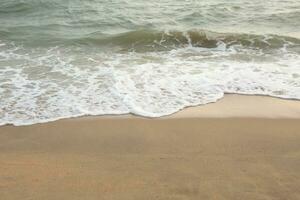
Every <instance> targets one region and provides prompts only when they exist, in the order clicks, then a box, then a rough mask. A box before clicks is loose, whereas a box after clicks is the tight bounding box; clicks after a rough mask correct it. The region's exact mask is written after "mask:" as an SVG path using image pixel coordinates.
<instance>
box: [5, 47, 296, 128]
mask: <svg viewBox="0 0 300 200" xmlns="http://www.w3.org/2000/svg"><path fill="white" fill-rule="evenodd" d="M0 43H1V42H0ZM299 66H300V55H299V53H298V52H297V49H296V51H295V50H294V49H293V48H292V47H291V44H289V43H286V45H285V46H283V47H282V48H278V49H273V50H272V51H271V50H269V49H267V50H262V49H257V48H251V47H247V48H245V47H243V46H241V45H240V44H237V45H228V44H226V43H224V42H219V43H218V44H217V46H216V47H214V48H203V47H194V46H192V45H188V46H186V47H181V48H175V49H172V50H170V51H159V52H155V51H150V52H134V51H132V52H128V51H127V52H106V53H103V52H101V51H99V50H97V49H96V48H94V49H93V48H91V49H88V50H87V49H80V48H79V49H71V48H66V47H59V46H57V47H53V48H50V49H43V48H26V49H25V48H24V47H20V46H16V45H13V44H9V45H6V46H5V47H4V45H2V46H1V45H0V99H1V101H0V125H4V124H14V125H28V124H34V123H41V122H47V121H53V120H57V119H62V118H68V117H76V116H83V115H104V114H126V113H133V114H136V115H141V116H146V117H159V116H164V115H169V114H172V113H174V112H176V111H178V110H180V109H182V108H184V107H186V106H194V105H200V104H206V103H210V102H215V101H217V100H218V99H220V98H222V97H223V95H224V93H238V94H260V95H269V96H275V97H281V98H291V99H300V68H299Z"/></svg>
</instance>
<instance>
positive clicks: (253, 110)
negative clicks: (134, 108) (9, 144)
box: [0, 94, 300, 127]
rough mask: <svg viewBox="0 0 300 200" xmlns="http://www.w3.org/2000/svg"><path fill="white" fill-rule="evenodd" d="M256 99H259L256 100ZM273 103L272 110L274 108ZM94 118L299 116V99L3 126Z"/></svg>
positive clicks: (239, 99)
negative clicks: (145, 114) (155, 113)
mask: <svg viewBox="0 0 300 200" xmlns="http://www.w3.org/2000/svg"><path fill="white" fill-rule="evenodd" d="M258 102H259V103H258ZM274 107H276V110H274ZM95 118H97V119H98V118H99V119H102V118H109V119H119V118H141V119H150V120H162V119H168V118H287V119H290V118H291V119H299V118H300V100H294V99H283V98H278V97H272V96H264V95H246V94H225V95H224V97H222V98H221V99H219V100H217V101H216V102H212V103H207V104H202V105H196V106H187V107H185V108H183V109H181V110H179V111H177V112H175V113H173V114H170V115H166V116H161V117H145V116H139V115H135V114H107V115H83V116H73V117H61V118H59V119H53V120H50V121H46V122H38V123H34V124H25V125H14V124H4V125H0V127H4V126H16V127H22V126H32V125H37V124H45V123H46V124H47V123H55V122H58V121H64V120H90V119H95Z"/></svg>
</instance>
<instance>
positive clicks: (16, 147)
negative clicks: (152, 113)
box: [0, 95, 300, 200]
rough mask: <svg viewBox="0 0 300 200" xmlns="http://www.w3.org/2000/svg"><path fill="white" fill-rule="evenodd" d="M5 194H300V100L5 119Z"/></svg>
mask: <svg viewBox="0 0 300 200" xmlns="http://www.w3.org/2000/svg"><path fill="white" fill-rule="evenodd" d="M0 199H1V200H12V199H13V200H15V199H16V200H27V199H28V200H29V199H30V200H60V199H61V200H69V199H70V200H77V199H78V200H79V199H80V200H82V199H84V200H94V199H95V200H96V199H97V200H106V199H107V200H144V199H147V200H148V199H149V200H152V199H153V200H154V199H157V200H180V199H197V200H202V199H204V200H206V199H218V200H219V199H228V200H235V199H236V200H256V199H259V200H263V199H266V200H267V199H272V200H274V199H275V200H276V199H282V200H286V199H291V200H299V199H300V101H291V100H290V101H289V100H280V99H275V98H270V97H259V96H255V97H254V96H239V95H227V96H226V97H225V98H224V99H223V100H221V101H219V102H217V103H214V104H209V105H205V106H199V107H195V108H188V109H185V110H183V111H181V112H179V113H177V114H174V115H172V116H169V117H164V118H160V119H144V118H139V117H133V116H121V117H85V118H77V119H68V120H60V121H57V122H52V123H46V124H39V125H32V126H24V127H13V126H3V127H0Z"/></svg>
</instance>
